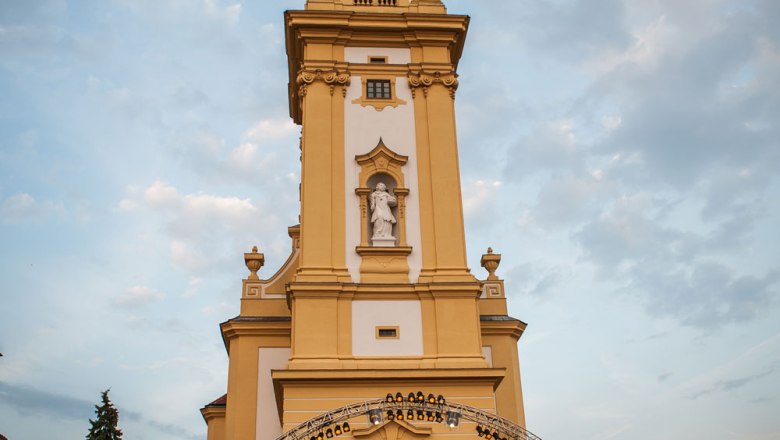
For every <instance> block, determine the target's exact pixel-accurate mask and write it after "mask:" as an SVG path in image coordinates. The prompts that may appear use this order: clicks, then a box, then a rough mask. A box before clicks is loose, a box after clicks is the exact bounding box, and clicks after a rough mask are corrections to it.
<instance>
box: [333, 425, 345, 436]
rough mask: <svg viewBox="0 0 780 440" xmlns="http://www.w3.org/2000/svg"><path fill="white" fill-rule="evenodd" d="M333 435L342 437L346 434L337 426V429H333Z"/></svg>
mask: <svg viewBox="0 0 780 440" xmlns="http://www.w3.org/2000/svg"><path fill="white" fill-rule="evenodd" d="M333 433H334V434H336V435H341V434H343V433H344V431H342V430H341V426H339V425H336V427H335V428H334V429H333Z"/></svg>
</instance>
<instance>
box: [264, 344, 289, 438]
mask: <svg viewBox="0 0 780 440" xmlns="http://www.w3.org/2000/svg"><path fill="white" fill-rule="evenodd" d="M257 356H258V363H257V365H258V367H257V419H256V420H257V432H256V434H255V439H256V440H274V439H275V438H277V437H279V436H280V435H282V422H281V421H280V420H279V411H278V410H277V408H276V398H275V397H274V384H273V381H272V380H271V370H279V369H282V368H284V367H285V366H286V365H287V360H288V359H289V358H290V349H289V348H260V349H258V353H257Z"/></svg>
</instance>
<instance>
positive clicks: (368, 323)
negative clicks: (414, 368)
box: [352, 301, 423, 356]
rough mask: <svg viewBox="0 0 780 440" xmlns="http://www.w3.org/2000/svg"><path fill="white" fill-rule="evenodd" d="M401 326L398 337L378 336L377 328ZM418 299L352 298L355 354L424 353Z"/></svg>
mask: <svg viewBox="0 0 780 440" xmlns="http://www.w3.org/2000/svg"><path fill="white" fill-rule="evenodd" d="M379 326H381V327H385V326H387V327H398V330H399V338H398V339H377V338H376V327H379ZM422 354H423V340H422V309H421V307H420V302H419V301H353V302H352V355H353V356H422Z"/></svg>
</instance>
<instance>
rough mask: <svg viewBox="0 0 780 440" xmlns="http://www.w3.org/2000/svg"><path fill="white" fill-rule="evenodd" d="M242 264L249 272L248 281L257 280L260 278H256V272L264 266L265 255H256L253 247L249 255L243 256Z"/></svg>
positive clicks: (255, 248) (255, 247)
mask: <svg viewBox="0 0 780 440" xmlns="http://www.w3.org/2000/svg"><path fill="white" fill-rule="evenodd" d="M244 263H245V264H246V268H247V269H249V272H250V274H249V279H250V280H259V279H260V277H258V276H257V271H258V270H260V268H261V267H263V264H265V254H262V253H258V252H257V246H253V247H252V252H251V253H246V254H244Z"/></svg>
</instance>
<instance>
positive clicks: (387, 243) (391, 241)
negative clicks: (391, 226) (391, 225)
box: [371, 237, 395, 248]
mask: <svg viewBox="0 0 780 440" xmlns="http://www.w3.org/2000/svg"><path fill="white" fill-rule="evenodd" d="M371 244H372V245H374V247H383V248H387V247H395V237H387V238H372V239H371Z"/></svg>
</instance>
